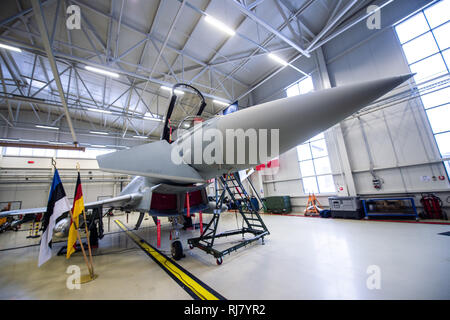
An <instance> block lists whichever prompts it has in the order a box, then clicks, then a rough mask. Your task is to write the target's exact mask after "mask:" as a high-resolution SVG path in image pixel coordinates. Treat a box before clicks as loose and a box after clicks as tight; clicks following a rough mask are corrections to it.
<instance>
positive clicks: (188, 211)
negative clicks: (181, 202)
mask: <svg viewBox="0 0 450 320" xmlns="http://www.w3.org/2000/svg"><path fill="white" fill-rule="evenodd" d="M186 215H187V217H188V218H189V217H190V216H191V207H190V206H189V192H187V193H186Z"/></svg>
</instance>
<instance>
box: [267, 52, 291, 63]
mask: <svg viewBox="0 0 450 320" xmlns="http://www.w3.org/2000/svg"><path fill="white" fill-rule="evenodd" d="M269 58H271V59H272V60H275V61H276V62H278V63H279V64H282V65H283V66H287V65H288V63H287V62H286V61H284V60H283V59H281V58H280V57H279V56H276V55H274V54H273V53H269Z"/></svg>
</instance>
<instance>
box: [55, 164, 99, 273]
mask: <svg viewBox="0 0 450 320" xmlns="http://www.w3.org/2000/svg"><path fill="white" fill-rule="evenodd" d="M52 166H53V169H54V170H55V171H56V159H55V158H52ZM69 214H70V219H71V220H72V222H73V224H74V225H75V230H76V231H77V235H78V241H79V242H80V245H81V251H82V252H83V257H84V261H85V262H86V265H87V267H88V270H89V273H91V267H90V266H89V262H88V260H87V257H86V253H85V252H84V247H83V243H82V242H81V237H80V233H79V232H78V226H77V225H76V223H75V220H74V218H73V214H72V209H71V210H69ZM67 250H69V248H68V247H67ZM80 282H81V281H80ZM85 282H87V281H85Z"/></svg>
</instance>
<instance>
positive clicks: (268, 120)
mask: <svg viewBox="0 0 450 320" xmlns="http://www.w3.org/2000/svg"><path fill="white" fill-rule="evenodd" d="M413 76H414V74H406V75H401V76H396V77H390V78H384V79H379V80H373V81H366V82H359V83H356V84H352V85H344V86H340V87H336V88H331V89H326V90H321V91H316V92H312V93H309V94H304V95H299V96H296V97H290V98H285V99H280V100H276V101H271V102H267V103H264V104H261V105H257V106H254V107H251V108H248V109H244V110H242V111H239V112H236V113H232V114H230V115H227V116H225V117H223V118H221V119H220V121H219V123H218V127H220V128H222V129H239V128H241V129H244V130H246V129H250V128H254V129H269V130H270V129H279V140H280V141H279V146H280V153H283V152H285V151H288V150H290V149H292V148H293V147H295V146H297V145H299V144H301V143H303V142H305V141H307V140H308V139H310V138H312V137H314V136H316V135H317V134H319V133H321V132H323V131H325V130H327V129H328V128H330V127H332V126H334V125H336V124H337V123H339V122H341V121H343V120H344V119H345V118H347V117H349V116H350V115H352V114H353V113H355V112H357V111H359V110H360V109H362V108H364V107H366V106H367V105H369V104H370V103H372V102H374V101H375V100H377V99H379V98H380V97H382V96H384V95H385V94H387V93H388V92H390V91H391V90H392V89H394V88H395V87H397V86H399V85H400V84H402V83H403V82H405V81H407V80H408V79H410V78H411V77H413Z"/></svg>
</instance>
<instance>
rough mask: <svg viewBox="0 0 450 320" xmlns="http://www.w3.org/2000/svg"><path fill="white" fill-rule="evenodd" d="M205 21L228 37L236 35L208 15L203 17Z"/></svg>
mask: <svg viewBox="0 0 450 320" xmlns="http://www.w3.org/2000/svg"><path fill="white" fill-rule="evenodd" d="M205 21H206V22H208V23H209V24H210V25H212V26H214V27H216V28H217V29H219V30H220V31H223V32H225V33H226V34H228V35H230V36H234V34H235V33H236V32H235V31H234V30H233V29H231V28H230V27H228V26H226V25H225V24H223V23H222V22H220V21H219V20H217V19H216V18H213V17H211V16H209V15H206V16H205Z"/></svg>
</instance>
